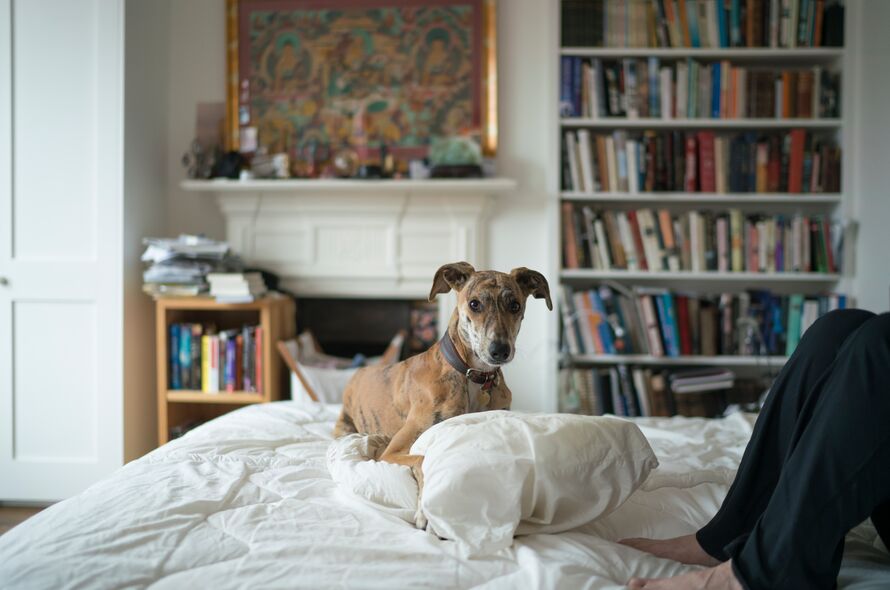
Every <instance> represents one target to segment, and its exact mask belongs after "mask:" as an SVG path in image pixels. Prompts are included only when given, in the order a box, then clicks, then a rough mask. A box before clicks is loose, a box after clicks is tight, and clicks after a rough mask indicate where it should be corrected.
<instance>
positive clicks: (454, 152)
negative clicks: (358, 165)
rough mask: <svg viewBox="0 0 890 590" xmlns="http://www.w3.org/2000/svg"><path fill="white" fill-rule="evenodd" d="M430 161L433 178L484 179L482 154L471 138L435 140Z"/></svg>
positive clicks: (431, 148) (431, 147) (431, 146)
mask: <svg viewBox="0 0 890 590" xmlns="http://www.w3.org/2000/svg"><path fill="white" fill-rule="evenodd" d="M429 159H430V162H431V163H432V165H433V167H432V169H431V170H430V176H432V177H433V178H482V153H481V151H480V150H479V145H478V144H477V143H476V142H475V141H473V140H472V139H471V138H469V137H444V138H436V139H434V140H433V142H432V144H431V145H430V158H429Z"/></svg>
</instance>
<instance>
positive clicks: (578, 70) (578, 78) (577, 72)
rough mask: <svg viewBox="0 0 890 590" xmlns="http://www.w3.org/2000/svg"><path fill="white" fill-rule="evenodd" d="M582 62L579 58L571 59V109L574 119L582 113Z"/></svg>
mask: <svg viewBox="0 0 890 590" xmlns="http://www.w3.org/2000/svg"><path fill="white" fill-rule="evenodd" d="M583 71H584V68H583V67H582V61H581V58H580V57H574V58H572V109H574V111H575V115H574V116H576V117H580V116H581V113H582V112H583V110H582V108H581V84H583V82H582V77H583V76H582V72H583Z"/></svg>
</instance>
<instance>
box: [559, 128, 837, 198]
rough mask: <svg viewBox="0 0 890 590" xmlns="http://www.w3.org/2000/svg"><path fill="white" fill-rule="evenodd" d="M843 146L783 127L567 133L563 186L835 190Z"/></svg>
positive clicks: (580, 189)
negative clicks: (731, 130)
mask: <svg viewBox="0 0 890 590" xmlns="http://www.w3.org/2000/svg"><path fill="white" fill-rule="evenodd" d="M840 186H841V150H840V148H839V147H838V146H837V143H836V141H835V139H834V138H832V137H830V136H828V135H817V134H813V133H808V132H807V131H806V130H804V129H792V130H791V131H788V132H776V133H755V132H745V133H736V134H715V133H714V132H712V131H697V132H683V131H664V132H660V133H659V132H655V131H645V132H643V133H637V134H628V132H626V131H615V132H614V133H611V134H595V135H591V134H590V132H589V131H588V130H587V129H581V130H579V131H577V132H575V131H566V132H565V134H564V135H563V141H562V187H563V190H566V191H575V192H584V193H594V192H598V191H608V192H622V193H631V194H635V193H639V192H644V191H645V192H653V191H678V192H687V193H691V192H704V193H729V192H732V193H755V192H756V193H837V192H839V191H840Z"/></svg>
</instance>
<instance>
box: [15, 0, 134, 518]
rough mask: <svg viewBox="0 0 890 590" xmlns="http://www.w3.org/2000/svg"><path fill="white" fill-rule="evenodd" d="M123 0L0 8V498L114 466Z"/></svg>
mask: <svg viewBox="0 0 890 590" xmlns="http://www.w3.org/2000/svg"><path fill="white" fill-rule="evenodd" d="M121 2H122V0H0V277H2V278H0V500H25V501H27V500H30V501H43V500H58V499H61V498H65V497H68V496H71V495H72V494H75V493H77V492H79V491H80V490H82V489H84V488H85V487H86V486H88V485H89V484H90V483H92V482H94V481H96V480H97V479H98V478H100V477H102V476H103V475H105V474H107V473H109V472H110V471H112V470H113V469H114V468H116V467H117V466H119V465H121V464H122V452H123V451H122V449H123V444H122V413H123V409H122V405H123V395H122V391H121V389H122V385H121V384H122V375H121V370H122V348H121V347H122V344H121V343H122V330H121V318H122V295H121V289H122V287H121V285H122V269H121V252H122V205H123V198H122V166H123V164H122V162H123V158H122V112H123V107H122V100H123V96H122V94H123V90H122V89H123V72H122V68H123V65H122V64H123V49H122V42H123V29H122V23H123V9H122V6H121Z"/></svg>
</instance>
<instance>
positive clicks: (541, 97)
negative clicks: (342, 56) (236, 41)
mask: <svg viewBox="0 0 890 590" xmlns="http://www.w3.org/2000/svg"><path fill="white" fill-rule="evenodd" d="M224 5H225V2H224V0H190V1H188V2H174V3H173V4H172V12H171V16H170V23H171V33H170V55H169V59H170V84H169V102H168V104H169V108H170V115H169V123H168V140H167V145H168V162H169V171H168V191H167V198H168V201H167V205H168V209H167V211H168V213H167V229H168V233H171V234H175V233H178V232H186V231H188V232H203V233H206V234H207V235H209V236H212V237H217V238H222V237H224V235H225V227H224V225H223V219H222V216H221V215H220V213H219V211H218V209H217V207H216V204H215V203H214V202H213V201H212V200H211V198H210V197H208V196H206V195H200V194H195V193H186V192H184V191H181V190H180V189H179V186H178V185H179V181H180V180H181V179H182V178H183V177H184V175H185V172H184V170H183V169H182V167H181V166H180V164H179V160H180V157H181V156H182V153H183V152H184V151H185V150H186V149H187V148H188V144H189V142H190V141H191V139H192V137H193V135H194V129H195V105H196V103H197V102H199V101H223V100H225V84H224V82H225V53H224V41H225V22H224ZM556 6H557V3H556V2H553V1H549V0H548V1H541V0H510V1H509V2H504V1H502V2H500V5H499V14H498V82H499V99H500V100H499V117H500V146H499V152H498V173H499V175H501V176H508V177H511V178H514V179H516V180H517V181H518V182H519V190H518V191H517V193H516V194H513V195H509V196H504V197H500V198H498V199H497V201H496V202H495V204H494V207H493V208H492V211H491V217H492V220H491V223H490V225H489V233H488V235H487V241H488V246H489V261H488V262H489V266H490V267H491V268H494V269H497V270H504V271H509V270H510V269H512V268H515V267H518V266H527V267H529V268H533V269H535V270H539V271H541V272H543V273H544V274H545V275H546V276H547V278H548V279H549V281H550V284H551V287H552V288H553V289H554V295H555V287H556V284H557V275H556V273H555V272H554V265H553V264H552V263H551V260H552V258H553V256H552V251H553V250H552V248H553V246H552V244H553V240H554V239H555V238H554V237H552V236H551V232H552V231H553V228H552V227H551V225H552V224H551V223H550V222H549V221H548V220H549V219H550V218H549V215H550V214H549V207H552V204H553V195H552V194H551V195H548V188H549V187H555V186H556V180H555V179H554V176H553V175H554V174H555V156H554V154H555V153H556V150H557V144H556V131H555V128H554V126H553V122H554V121H555V117H554V115H553V113H554V112H555V109H556V101H555V96H556V95H555V90H554V89H555V88H556V65H557V61H558V60H557V57H556V53H555V51H556V47H557V43H558V41H557V21H556V18H557V12H556ZM442 262H443V263H444V262H450V261H446V260H443V261H442ZM432 272H433V269H431V276H430V279H431V280H432ZM554 317H555V312H548V311H547V308H546V306H545V305H544V304H543V302H539V301H534V302H530V304H529V306H528V311H527V313H526V317H525V322H524V325H523V328H522V332H521V333H520V336H519V340H518V342H517V353H516V360H515V361H514V362H513V363H512V364H511V365H510V366H509V367H507V368H506V370H505V374H506V375H505V377H506V380H507V383H508V385H509V386H510V388H511V389H512V391H513V396H514V407H515V408H517V409H523V410H538V411H543V410H552V409H555V407H556V396H555V393H553V391H554V390H553V385H552V381H553V379H552V375H553V367H554V364H553V363H554V362H555V361H554V360H553V359H552V358H550V356H551V354H552V353H551V351H553V350H555V343H554V342H553V334H555V330H553V329H552V328H553V326H554V325H555V324H554V323H553V322H554V321H555V320H554Z"/></svg>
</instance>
